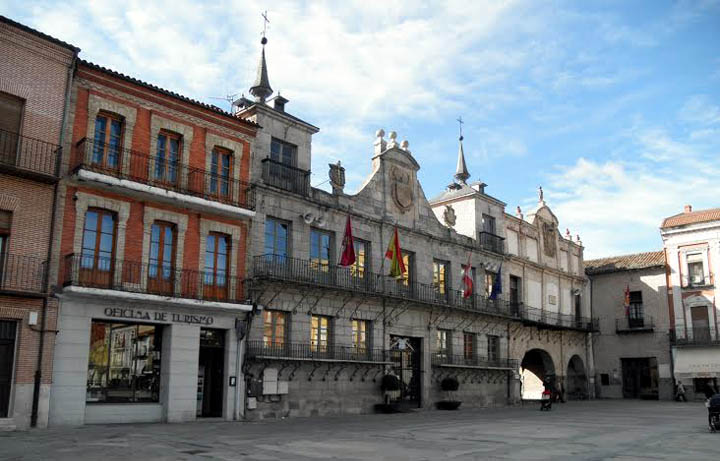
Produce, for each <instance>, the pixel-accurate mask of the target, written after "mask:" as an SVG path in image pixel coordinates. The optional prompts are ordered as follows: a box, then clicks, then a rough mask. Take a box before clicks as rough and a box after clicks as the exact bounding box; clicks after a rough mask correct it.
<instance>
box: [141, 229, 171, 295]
mask: <svg viewBox="0 0 720 461" xmlns="http://www.w3.org/2000/svg"><path fill="white" fill-rule="evenodd" d="M175 235H176V234H175V225H174V224H171V223H167V222H162V221H158V222H155V223H153V225H152V228H151V230H150V259H149V261H148V262H149V264H148V290H149V291H152V292H159V293H166V294H173V292H174V291H175V290H174V280H175V277H174V275H175V247H176V244H177V243H176V236H175Z"/></svg>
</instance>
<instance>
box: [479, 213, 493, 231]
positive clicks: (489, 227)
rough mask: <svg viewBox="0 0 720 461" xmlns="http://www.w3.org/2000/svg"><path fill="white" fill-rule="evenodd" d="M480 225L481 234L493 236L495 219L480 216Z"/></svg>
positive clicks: (488, 216)
mask: <svg viewBox="0 0 720 461" xmlns="http://www.w3.org/2000/svg"><path fill="white" fill-rule="evenodd" d="M482 225H483V232H487V233H488V234H493V235H495V218H494V217H492V216H490V215H486V214H483V215H482Z"/></svg>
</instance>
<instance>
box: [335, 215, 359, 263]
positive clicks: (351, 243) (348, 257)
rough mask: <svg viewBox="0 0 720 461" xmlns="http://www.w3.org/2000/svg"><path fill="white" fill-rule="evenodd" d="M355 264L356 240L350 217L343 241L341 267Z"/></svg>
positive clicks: (346, 223)
mask: <svg viewBox="0 0 720 461" xmlns="http://www.w3.org/2000/svg"><path fill="white" fill-rule="evenodd" d="M353 264H355V240H353V235H352V224H351V223H350V215H348V217H347V221H346V222H345V235H344V236H343V240H342V255H341V256H340V263H339V264H338V265H339V266H341V267H350V266H352V265H353Z"/></svg>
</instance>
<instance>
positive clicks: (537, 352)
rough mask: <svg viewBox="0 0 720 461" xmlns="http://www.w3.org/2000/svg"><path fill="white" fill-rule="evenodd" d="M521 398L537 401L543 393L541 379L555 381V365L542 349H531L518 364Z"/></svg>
mask: <svg viewBox="0 0 720 461" xmlns="http://www.w3.org/2000/svg"><path fill="white" fill-rule="evenodd" d="M520 377H521V380H522V398H523V399H524V400H539V399H540V397H541V395H542V391H543V388H544V386H543V379H545V378H551V379H555V365H554V364H553V360H552V357H550V354H548V353H547V351H544V350H542V349H531V350H529V351H527V352H526V353H525V356H524V357H523V359H522V362H521V363H520Z"/></svg>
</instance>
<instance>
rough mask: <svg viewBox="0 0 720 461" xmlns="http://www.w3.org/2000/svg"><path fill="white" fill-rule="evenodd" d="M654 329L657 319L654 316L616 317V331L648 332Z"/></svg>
mask: <svg viewBox="0 0 720 461" xmlns="http://www.w3.org/2000/svg"><path fill="white" fill-rule="evenodd" d="M654 329H655V321H654V319H653V318H652V317H640V318H632V317H623V318H620V319H615V332H617V333H635V332H648V331H653V330H654Z"/></svg>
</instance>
